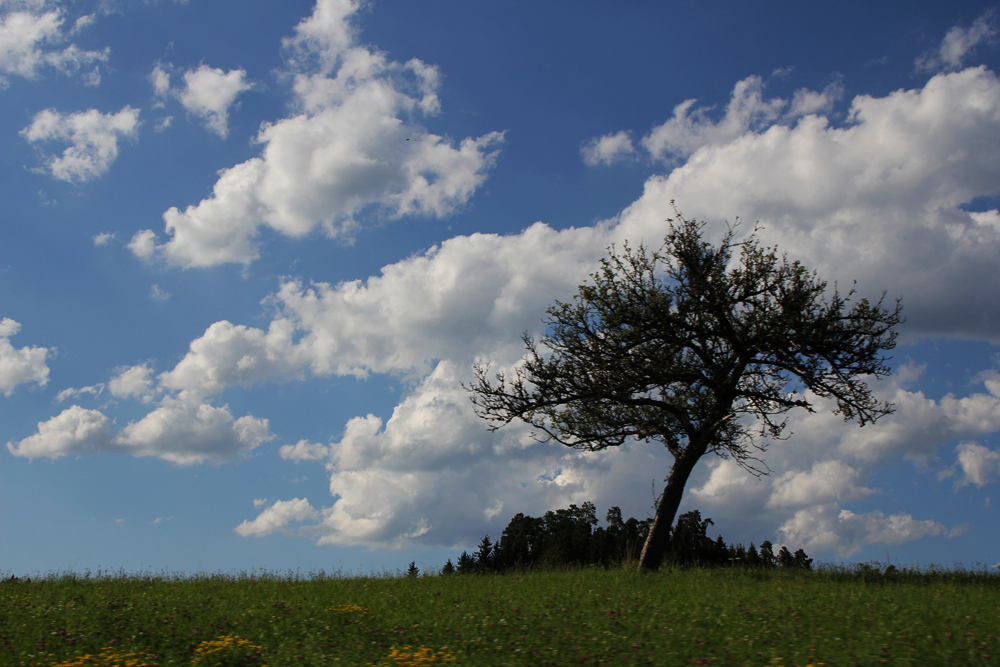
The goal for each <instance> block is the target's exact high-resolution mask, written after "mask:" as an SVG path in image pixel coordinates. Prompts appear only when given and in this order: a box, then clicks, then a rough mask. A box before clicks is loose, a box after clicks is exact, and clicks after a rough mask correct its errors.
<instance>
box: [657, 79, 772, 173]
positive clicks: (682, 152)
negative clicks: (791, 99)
mask: <svg viewBox="0 0 1000 667" xmlns="http://www.w3.org/2000/svg"><path fill="white" fill-rule="evenodd" d="M697 102H698V100H694V99H691V100H686V101H684V102H682V103H681V104H678V105H677V106H676V107H674V115H673V117H672V118H670V120H668V121H667V122H665V123H663V124H662V125H659V126H657V127H655V128H653V130H652V131H651V132H650V133H649V134H647V135H646V136H645V137H643V138H642V146H643V148H645V149H646V150H647V151H649V153H650V155H652V156H653V157H654V158H656V159H660V160H664V159H669V158H671V157H675V156H676V157H687V156H688V155H691V154H692V153H694V152H695V151H696V150H697V149H698V148H701V147H702V146H708V145H719V144H726V143H729V142H731V141H732V140H734V139H736V138H737V137H740V136H742V135H743V134H745V133H747V132H749V131H754V130H758V129H760V128H762V127H766V126H768V125H770V124H771V123H772V122H774V121H775V120H777V119H779V118H780V117H781V110H782V109H783V108H784V107H785V105H786V104H787V102H786V101H785V100H783V99H780V98H774V99H770V100H768V99H765V98H764V82H763V81H762V80H761V78H760V77H759V76H750V77H747V78H746V79H743V80H742V81H740V82H738V83H737V84H736V87H735V88H734V89H733V94H732V96H731V97H730V100H729V105H728V106H727V107H726V113H725V115H724V116H723V117H722V118H721V119H720V120H719V121H718V122H715V121H712V119H711V117H710V111H711V107H707V108H706V107H695V104H696V103H697Z"/></svg>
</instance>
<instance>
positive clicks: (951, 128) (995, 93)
mask: <svg viewBox="0 0 1000 667" xmlns="http://www.w3.org/2000/svg"><path fill="white" fill-rule="evenodd" d="M738 89H739V87H737V91H734V96H735V95H736V94H737V92H738ZM763 106H764V107H765V108H770V107H769V105H768V103H767V102H766V101H765V102H763ZM849 118H850V120H849V122H848V124H847V125H846V126H843V127H836V126H833V125H832V124H831V122H830V120H829V119H827V118H825V117H823V116H818V115H809V116H805V117H803V118H802V119H801V120H799V121H798V123H797V124H796V125H795V126H786V125H781V124H778V123H777V122H776V123H775V124H772V125H770V126H769V127H767V128H758V129H757V130H756V131H746V132H745V133H743V134H740V135H739V136H737V137H735V138H733V139H731V140H726V141H723V142H721V143H719V142H718V141H716V139H714V138H713V139H712V142H710V143H708V144H704V145H702V146H701V147H700V148H698V149H697V150H696V151H695V152H694V153H693V154H692V155H691V156H690V158H689V159H688V160H687V162H686V163H685V164H683V165H682V166H680V167H678V168H676V169H674V170H673V171H672V172H671V173H670V174H669V175H668V176H666V177H654V178H651V179H650V180H649V181H647V183H646V189H645V193H644V195H643V197H642V198H640V199H639V200H638V201H637V202H636V203H635V204H633V205H632V206H631V207H630V208H629V209H628V210H627V211H625V212H624V213H623V214H622V216H621V218H622V222H623V224H627V225H634V226H636V227H639V228H641V227H642V226H644V225H648V224H651V223H653V222H654V221H656V220H658V219H661V218H662V217H663V216H664V212H669V211H670V201H671V200H676V201H677V202H678V203H679V205H680V207H681V209H682V210H683V212H684V213H685V214H686V215H687V216H689V217H696V218H699V219H706V220H713V221H715V220H726V219H728V220H730V221H731V220H733V219H734V218H735V217H736V216H739V217H741V218H743V219H744V220H749V221H760V223H761V224H762V226H763V228H764V231H763V234H762V237H763V240H764V241H765V242H766V243H768V244H776V245H777V246H778V247H779V248H780V249H781V250H782V251H783V252H787V253H788V254H789V256H790V257H793V258H795V259H800V260H802V261H803V262H805V263H806V264H807V265H809V266H812V267H814V268H815V269H816V270H817V271H818V272H819V275H821V276H822V277H824V278H826V279H827V280H829V281H830V282H831V284H832V283H833V281H836V280H839V281H840V284H841V285H850V284H851V281H852V280H854V279H856V280H857V281H858V284H859V287H860V289H861V290H862V292H864V293H866V294H877V293H878V292H880V291H881V290H883V289H885V290H888V293H889V296H890V298H891V297H894V296H897V295H900V296H902V297H903V298H904V305H905V308H906V314H907V319H908V322H907V325H906V326H905V327H904V329H903V331H904V333H905V334H907V335H909V336H911V337H912V336H940V335H944V336H963V337H971V338H980V339H986V340H996V339H997V334H996V332H997V331H998V330H1000V329H998V328H997V325H998V323H1000V294H998V293H997V292H996V290H993V289H992V287H991V286H992V285H994V284H997V283H998V282H1000V264H998V262H997V261H996V257H997V256H998V254H1000V224H998V223H1000V216H998V215H997V214H996V213H992V212H987V213H977V214H970V213H968V212H967V211H965V210H963V208H962V206H963V205H964V204H966V203H968V202H970V201H972V200H973V199H975V198H976V197H981V196H993V195H995V194H996V193H997V192H998V191H1000V159H998V158H997V156H998V155H1000V82H998V81H997V78H996V76H995V75H994V74H993V73H992V72H990V71H988V70H986V69H984V68H973V69H967V70H963V71H961V72H956V73H952V74H942V75H937V76H935V77H933V78H932V79H930V80H929V81H928V82H927V84H926V85H925V86H924V87H923V88H922V89H918V90H899V91H896V92H893V93H891V94H889V95H887V96H885V97H871V96H858V97H856V98H855V99H854V101H853V103H852V105H851V111H850V116H849ZM696 126H697V127H696V129H695V130H692V133H691V134H692V135H693V136H697V135H699V134H700V133H701V131H702V130H701V129H698V128H700V127H701V125H699V124H698V123H696ZM714 127H715V126H714V125H711V124H709V126H707V127H706V128H704V130H705V132H708V133H711V132H712V131H715V130H714V129H713V128H714ZM691 145H694V144H691Z"/></svg>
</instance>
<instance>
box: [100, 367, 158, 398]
mask: <svg viewBox="0 0 1000 667" xmlns="http://www.w3.org/2000/svg"><path fill="white" fill-rule="evenodd" d="M152 373H153V369H152V367H151V366H150V365H149V364H148V363H146V364H138V365H136V366H129V367H128V368H120V369H118V375H116V376H115V377H113V378H111V380H110V381H109V382H108V390H110V391H111V395H112V396H115V397H117V398H140V399H142V401H143V402H147V401H149V400H150V399H151V398H152V396H153V394H154V390H153V386H152V385H153V381H152V378H151V375H152Z"/></svg>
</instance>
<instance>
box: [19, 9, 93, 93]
mask: <svg viewBox="0 0 1000 667" xmlns="http://www.w3.org/2000/svg"><path fill="white" fill-rule="evenodd" d="M86 19H87V17H82V18H81V19H80V20H78V21H77V22H76V24H75V25H74V28H73V30H72V31H71V32H76V31H78V30H80V29H82V28H84V27H86V25H88V21H87V20H86ZM81 21H82V22H81ZM64 23H65V17H64V15H63V12H62V10H52V11H43V6H42V5H39V4H37V3H35V4H25V5H22V6H16V7H15V6H12V5H8V6H6V7H2V6H0V88H5V87H7V86H8V85H9V77H11V76H18V77H22V78H25V79H37V78H38V77H39V76H41V72H42V71H44V70H45V69H49V68H51V69H54V70H57V71H59V72H62V73H64V74H73V73H75V72H77V71H79V70H80V69H81V68H83V67H86V66H89V65H91V64H93V63H97V62H103V61H106V60H107V59H108V56H109V50H108V49H104V50H102V51H85V50H83V49H81V48H79V47H78V46H76V45H75V44H67V45H65V46H63V44H65V42H66V37H67V35H66V33H65V32H64V31H63V24H64ZM89 80H90V81H91V82H99V81H100V75H99V73H98V72H97V70H96V68H95V70H94V71H92V72H91V74H90V76H89Z"/></svg>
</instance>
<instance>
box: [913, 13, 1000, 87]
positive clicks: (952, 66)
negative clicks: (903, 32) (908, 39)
mask: <svg viewBox="0 0 1000 667" xmlns="http://www.w3.org/2000/svg"><path fill="white" fill-rule="evenodd" d="M995 19H996V10H995V9H989V10H987V11H986V12H985V13H983V15H982V16H980V17H979V18H977V19H976V20H975V21H973V23H972V25H971V26H969V27H968V28H963V27H961V26H954V27H953V28H951V29H950V30H949V31H948V33H947V34H946V35H945V36H944V39H943V40H942V41H941V46H940V47H939V48H938V50H937V51H936V52H931V53H927V54H925V55H923V56H921V57H920V58H917V62H916V64H917V69H918V70H924V71H931V72H940V71H954V70H957V69H960V68H961V67H962V66H963V65H964V64H965V59H966V56H968V55H970V54H971V53H972V51H973V50H975V48H976V47H977V46H979V45H980V44H983V43H987V44H988V43H991V42H994V41H995V40H994V37H995V36H996V34H997V27H996V20H995Z"/></svg>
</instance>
